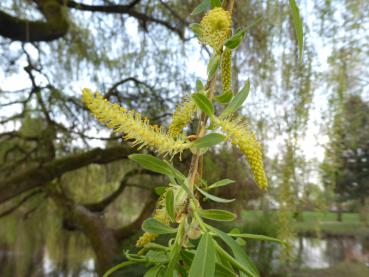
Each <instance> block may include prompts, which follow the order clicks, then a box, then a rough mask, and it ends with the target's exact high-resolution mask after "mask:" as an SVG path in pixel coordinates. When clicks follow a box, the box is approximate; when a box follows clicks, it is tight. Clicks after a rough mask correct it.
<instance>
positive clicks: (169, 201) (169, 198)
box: [165, 189, 176, 221]
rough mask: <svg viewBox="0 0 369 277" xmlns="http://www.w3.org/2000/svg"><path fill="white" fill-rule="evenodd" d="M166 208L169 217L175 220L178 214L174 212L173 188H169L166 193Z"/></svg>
mask: <svg viewBox="0 0 369 277" xmlns="http://www.w3.org/2000/svg"><path fill="white" fill-rule="evenodd" d="M165 208H166V209H167V213H168V215H169V217H170V218H171V219H172V220H173V221H174V220H175V217H176V215H175V212H174V193H173V190H172V189H170V190H168V191H167V193H166V195H165Z"/></svg>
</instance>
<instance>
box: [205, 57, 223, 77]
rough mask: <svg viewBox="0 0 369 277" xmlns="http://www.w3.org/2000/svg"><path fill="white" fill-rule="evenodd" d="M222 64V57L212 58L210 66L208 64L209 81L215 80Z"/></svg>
mask: <svg viewBox="0 0 369 277" xmlns="http://www.w3.org/2000/svg"><path fill="white" fill-rule="evenodd" d="M219 64H220V55H219V54H214V55H213V56H211V58H210V61H209V64H208V80H210V79H211V78H213V76H214V75H215V73H216V72H217V70H218V68H219Z"/></svg>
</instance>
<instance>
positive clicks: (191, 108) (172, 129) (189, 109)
mask: <svg viewBox="0 0 369 277" xmlns="http://www.w3.org/2000/svg"><path fill="white" fill-rule="evenodd" d="M195 111H196V104H195V103H194V102H193V101H192V100H191V98H188V99H185V100H184V101H183V102H182V103H181V104H179V105H178V106H177V108H176V111H175V112H174V114H173V119H172V122H171V123H170V125H169V128H168V135H170V136H171V137H174V138H175V137H178V136H179V135H180V134H181V132H182V130H183V128H184V127H186V126H187V124H188V123H190V121H191V119H192V117H193V115H194V113H195Z"/></svg>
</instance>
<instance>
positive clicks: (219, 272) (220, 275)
mask: <svg viewBox="0 0 369 277" xmlns="http://www.w3.org/2000/svg"><path fill="white" fill-rule="evenodd" d="M214 277H237V274H236V273H234V272H232V270H231V269H229V268H227V267H225V266H224V265H222V264H220V263H216V265H215V274H214Z"/></svg>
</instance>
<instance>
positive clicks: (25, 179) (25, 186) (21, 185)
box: [0, 146, 133, 203]
mask: <svg viewBox="0 0 369 277" xmlns="http://www.w3.org/2000/svg"><path fill="white" fill-rule="evenodd" d="M132 153H133V152H132V150H130V149H128V148H127V147H126V146H117V147H112V148H108V149H101V148H95V149H93V150H90V151H88V152H84V153H78V154H74V155H70V156H67V157H63V158H60V159H56V160H53V161H51V162H48V163H45V164H43V165H42V166H39V167H31V168H29V169H27V170H24V171H23V172H15V175H14V176H11V177H9V178H7V179H5V180H0V203H3V202H5V201H7V200H9V199H11V198H13V197H15V196H17V195H19V194H20V193H22V192H25V191H28V190H30V189H33V188H35V187H38V186H43V185H44V184H46V183H48V182H50V181H52V180H53V179H55V178H57V177H60V176H61V175H63V174H64V173H66V172H69V171H72V170H76V169H79V168H81V167H84V166H87V165H89V164H106V163H110V162H112V161H116V160H121V159H125V158H128V155H130V154H132Z"/></svg>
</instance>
